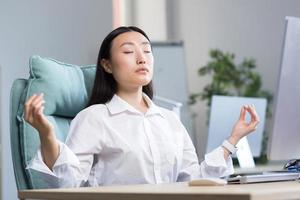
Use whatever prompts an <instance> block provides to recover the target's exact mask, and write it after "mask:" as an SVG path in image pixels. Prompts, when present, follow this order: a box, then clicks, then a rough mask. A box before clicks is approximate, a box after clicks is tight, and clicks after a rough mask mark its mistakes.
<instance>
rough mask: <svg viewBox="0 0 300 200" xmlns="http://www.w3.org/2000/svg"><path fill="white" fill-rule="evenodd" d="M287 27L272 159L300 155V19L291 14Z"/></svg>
mask: <svg viewBox="0 0 300 200" xmlns="http://www.w3.org/2000/svg"><path fill="white" fill-rule="evenodd" d="M285 27H286V28H285V38H284V43H283V47H282V57H281V69H280V75H279V82H278V88H277V92H276V94H275V95H276V96H275V102H274V113H273V115H274V116H273V130H272V132H271V135H270V139H269V145H268V158H269V159H270V160H289V159H294V158H300V106H299V105H300V19H299V18H294V17H287V18H286V26H285Z"/></svg>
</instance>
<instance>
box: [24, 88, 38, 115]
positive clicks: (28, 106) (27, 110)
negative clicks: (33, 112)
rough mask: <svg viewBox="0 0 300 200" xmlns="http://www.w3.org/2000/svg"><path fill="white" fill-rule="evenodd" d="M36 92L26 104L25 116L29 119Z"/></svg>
mask: <svg viewBox="0 0 300 200" xmlns="http://www.w3.org/2000/svg"><path fill="white" fill-rule="evenodd" d="M36 96H37V95H36V94H33V95H32V96H31V97H30V98H29V99H28V100H27V101H26V102H25V104H24V118H25V120H26V119H29V115H30V105H31V102H32V101H33V100H34V99H35V98H36Z"/></svg>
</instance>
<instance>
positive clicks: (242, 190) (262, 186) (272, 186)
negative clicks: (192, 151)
mask: <svg viewBox="0 0 300 200" xmlns="http://www.w3.org/2000/svg"><path fill="white" fill-rule="evenodd" d="M18 196H19V198H20V199H27V198H30V199H56V200H69V199H72V200H79V199H80V200H83V199H84V200H96V199H97V200H129V199H130V200H138V199H139V200H154V199H159V200H179V199H184V200H194V199H197V200H199V199H201V200H225V199H226V200H273V199H274V200H281V199H290V200H291V199H300V182H298V181H288V182H272V183H259V184H244V185H226V186H201V187H189V186H188V185H187V183H174V184H157V185H127V186H105V187H98V188H76V189H74V188H69V189H43V190H21V191H19V193H18Z"/></svg>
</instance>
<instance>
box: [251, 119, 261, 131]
mask: <svg viewBox="0 0 300 200" xmlns="http://www.w3.org/2000/svg"><path fill="white" fill-rule="evenodd" d="M258 124H259V121H254V122H251V124H250V127H251V129H252V130H256V129H257V126H258Z"/></svg>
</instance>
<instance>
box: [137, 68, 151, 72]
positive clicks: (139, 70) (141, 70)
mask: <svg viewBox="0 0 300 200" xmlns="http://www.w3.org/2000/svg"><path fill="white" fill-rule="evenodd" d="M135 72H137V73H140V72H149V70H148V69H147V68H146V67H141V68H138V69H137V70H135Z"/></svg>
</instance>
